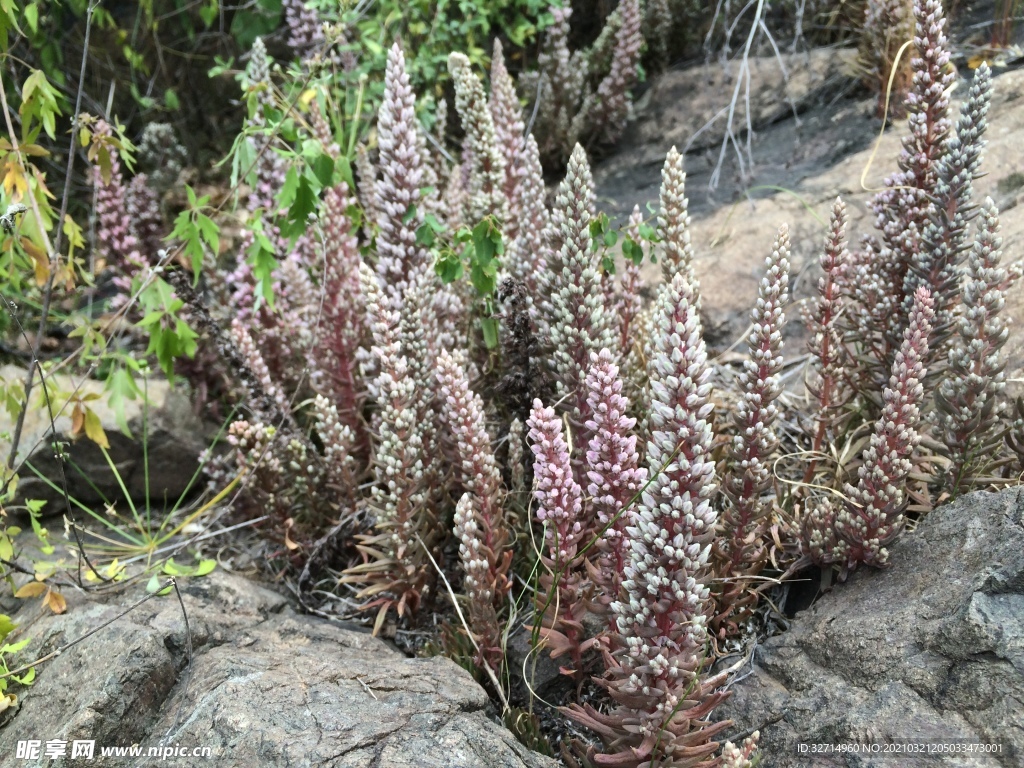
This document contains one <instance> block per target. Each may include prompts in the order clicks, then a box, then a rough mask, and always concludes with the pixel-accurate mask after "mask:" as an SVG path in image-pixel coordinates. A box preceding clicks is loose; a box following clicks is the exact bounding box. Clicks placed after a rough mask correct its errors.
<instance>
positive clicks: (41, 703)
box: [0, 571, 557, 768]
mask: <svg viewBox="0 0 1024 768" xmlns="http://www.w3.org/2000/svg"><path fill="white" fill-rule="evenodd" d="M140 592H141V586H139V587H136V588H133V589H128V590H125V591H124V592H123V594H121V595H120V596H118V597H114V596H109V597H106V598H101V599H96V600H93V599H90V598H86V597H85V596H79V597H75V596H73V595H66V596H67V597H68V604H69V609H68V613H67V614H66V615H65V616H46V617H44V618H42V619H41V620H39V621H37V622H35V623H34V624H33V625H32V626H31V628H30V629H29V630H28V634H29V635H30V636H31V637H33V638H37V640H36V641H34V642H33V643H32V645H31V646H30V652H37V653H38V654H39V655H41V654H42V653H45V652H48V651H51V650H53V649H54V648H57V647H59V646H61V645H64V644H66V643H67V642H69V641H70V640H72V639H74V638H77V637H80V636H82V635H83V634H84V633H85V632H86V631H88V630H90V629H91V628H93V627H96V626H98V625H99V624H101V623H102V622H103V621H105V620H108V619H110V618H113V617H114V616H115V615H116V614H117V613H118V611H119V606H126V605H130V604H132V603H134V602H135V601H137V600H138V599H139V594H140ZM183 592H184V600H185V606H186V608H187V610H188V615H189V625H190V627H191V631H192V645H193V654H194V656H193V659H194V660H193V665H192V669H191V673H190V674H189V675H188V676H187V677H186V675H185V672H184V669H185V662H186V658H187V656H186V634H185V631H184V626H183V623H182V615H181V610H180V607H179V606H178V602H177V600H176V599H175V598H174V597H173V596H170V597H164V598H154V599H152V600H150V601H148V602H146V603H144V604H143V605H142V606H140V607H138V608H136V609H135V610H133V611H132V612H131V613H129V614H128V615H126V616H124V617H122V618H119V619H118V620H117V621H115V622H114V623H113V624H111V625H110V626H109V627H107V628H105V629H103V630H101V631H100V632H98V633H97V634H95V635H93V636H92V637H90V638H88V639H87V640H85V641H84V642H82V643H81V644H79V645H76V646H75V647H74V648H72V649H70V650H68V651H67V652H66V653H64V654H62V655H61V656H60V657H58V658H56V659H54V660H53V661H51V662H49V663H48V664H46V665H44V666H41V667H40V668H39V669H38V672H39V677H38V680H37V682H36V683H35V685H34V686H32V688H31V689H29V690H28V691H27V692H25V695H24V699H23V701H22V704H21V706H20V707H19V708H18V709H17V710H15V711H14V713H13V716H12V717H11V718H10V720H9V722H7V723H6V725H4V727H3V728H2V729H0V766H15V765H18V766H30V765H47V766H59V765H78V764H79V762H78V761H69V762H64V761H60V760H58V761H54V762H49V761H47V760H40V761H38V762H33V761H25V760H16V759H15V758H14V756H15V753H16V745H17V742H18V741H19V740H25V739H40V740H42V741H43V742H44V743H45V741H46V740H48V739H61V740H65V741H68V742H71V741H73V740H76V739H78V740H81V739H94V740H95V741H96V745H97V746H96V755H97V759H96V760H95V761H93V762H92V763H88V764H90V765H97V766H103V765H110V766H114V765H125V764H126V763H125V758H124V757H120V758H112V757H108V758H100V757H99V747H100V746H101V745H102V746H130V745H133V744H139V745H141V746H142V747H143V748H145V749H148V748H149V747H153V746H157V745H160V744H161V743H162V744H164V745H167V746H172V747H173V746H179V747H183V748H187V749H192V748H195V747H210V748H211V749H212V758H207V759H201V758H198V757H191V756H188V757H170V758H167V759H165V760H159V759H154V760H153V761H152V762H153V763H155V764H156V763H158V764H161V765H164V764H166V765H170V766H195V765H201V764H203V765H205V764H208V765H216V766H218V768H220V767H221V766H229V767H230V766H238V767H239V768H243V767H244V768H252V767H255V766H285V765H287V766H293V767H295V768H298V767H299V766H332V768H371V767H374V766H376V767H379V768H553V766H555V765H557V764H556V763H555V762H554V761H552V760H550V759H549V758H545V757H542V756H540V755H537V754H535V753H532V752H530V751H529V750H528V749H526V748H525V747H523V746H522V745H521V744H519V743H518V742H517V741H516V739H515V737H514V736H513V735H512V734H511V733H509V732H508V731H507V730H505V729H504V728H502V727H501V726H500V725H498V724H496V723H494V722H492V720H491V719H490V718H489V717H488V715H487V712H486V710H487V707H488V704H489V702H488V698H487V695H486V693H485V692H484V691H483V689H482V688H480V686H478V685H477V684H476V683H475V682H474V681H473V680H472V678H471V677H470V676H469V674H468V673H467V672H466V671H464V670H463V669H462V668H461V667H459V666H457V665H456V664H454V663H453V662H451V661H449V660H448V659H445V658H441V657H435V658H423V659H410V658H407V657H405V656H404V655H402V654H401V653H399V652H398V651H396V650H394V649H393V648H392V647H391V646H388V645H387V644H385V643H384V642H383V641H382V640H379V639H377V638H373V637H371V636H370V635H369V634H368V633H367V632H365V631H363V630H361V629H359V628H343V627H340V626H338V625H335V624H331V623H328V622H326V621H322V620H319V619H314V618H310V617H307V616H300V615H296V614H294V613H292V612H291V610H290V609H288V608H287V607H286V602H285V600H284V598H283V597H281V596H280V595H278V594H276V593H274V592H270V591H268V590H266V589H263V588H261V587H259V586H257V585H255V584H252V583H250V582H248V581H246V580H245V579H242V578H240V577H238V576H234V575H230V574H226V573H224V572H220V571H215V572H214V573H213V574H211V575H210V576H207V577H204V578H202V579H195V580H190V581H188V582H187V583H186V584H184V585H183ZM24 610H25V611H26V612H30V611H33V610H36V608H35V605H33V606H32V608H31V609H29V608H26V609H24ZM28 618H29V617H27V616H25V617H16V620H21V621H27V620H28ZM186 680H187V682H186ZM161 739H163V741H161ZM143 754H145V752H144V753H143Z"/></svg>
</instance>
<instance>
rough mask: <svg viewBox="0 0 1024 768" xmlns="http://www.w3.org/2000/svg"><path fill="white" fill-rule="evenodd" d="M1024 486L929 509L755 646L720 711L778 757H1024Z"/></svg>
mask: <svg viewBox="0 0 1024 768" xmlns="http://www.w3.org/2000/svg"><path fill="white" fill-rule="evenodd" d="M1022 521H1024V492H1022V491H1021V490H1020V489H1019V488H1013V489H1009V490H1006V491H1003V492H1001V493H974V494H971V495H969V496H965V497H962V498H961V499H959V500H958V501H956V502H955V503H953V504H949V505H946V506H943V507H940V508H938V509H936V510H935V511H934V512H932V513H931V514H930V515H928V517H926V518H925V519H924V520H923V521H922V522H921V523H920V524H919V525H918V526H917V529H916V530H915V531H914V532H913V533H907V534H904V536H903V538H902V539H901V540H900V541H899V542H898V543H897V544H896V545H895V546H894V547H893V548H892V554H891V558H890V562H891V566H890V567H889V568H887V569H885V570H872V569H860V570H858V571H856V572H855V573H854V574H853V576H851V577H850V579H849V581H847V583H845V584H839V585H837V586H836V587H835V588H834V589H833V590H832V591H831V592H830V593H828V594H826V595H824V596H822V597H821V598H820V599H819V600H818V601H817V602H816V603H815V604H814V605H813V606H811V607H810V608H809V609H807V610H806V611H803V612H801V613H798V614H797V615H796V617H795V619H794V621H793V624H792V627H791V628H790V630H789V631H787V632H785V633H784V634H781V635H778V636H776V637H772V638H769V639H768V640H767V641H766V642H765V643H764V645H762V646H760V647H759V648H758V649H757V651H756V653H755V655H754V669H753V673H752V674H751V675H749V676H748V677H746V678H745V679H743V680H741V681H739V682H738V683H737V684H736V685H735V686H733V688H732V691H733V695H732V697H731V698H730V699H729V700H727V701H726V702H725V704H724V705H723V706H722V707H721V708H720V710H719V711H718V713H720V714H721V715H722V716H723V717H731V718H732V719H733V720H735V722H736V726H735V728H734V729H733V730H732V731H731V734H732V735H728V736H726V738H731V739H733V740H734V741H735V740H737V739H736V736H738V735H742V734H743V733H745V732H748V731H750V730H753V729H755V728H759V729H760V731H761V746H762V748H763V750H764V752H765V754H766V755H769V756H770V757H771V765H772V766H774V767H775V768H795V767H796V766H808V765H813V766H821V767H822V768H829V767H830V766H858V767H863V768H888V767H889V766H891V767H892V768H897V767H901V768H902V767H903V766H917V765H920V766H928V767H929V768H935V767H936V766H957V767H958V768H974V767H977V768H999V767H1001V766H1006V767H1007V768H1009V767H1010V766H1020V765H1024V527H1022ZM889 740H905V741H909V742H912V743H914V742H924V743H930V744H949V745H953V744H956V743H961V744H966V743H980V744H998V745H999V751H998V752H996V753H993V754H964V753H961V754H956V755H948V754H947V755H934V754H933V755H928V756H926V757H922V758H915V757H912V756H910V755H907V754H900V755H888V756H887V755H884V754H868V755H865V754H863V753H861V754H842V755H840V754H834V753H832V754H816V755H811V754H809V753H806V752H804V753H802V752H800V751H799V750H800V747H799V746H798V745H800V744H805V745H811V744H814V743H818V744H828V745H840V744H849V743H860V744H864V743H868V744H882V743H884V742H886V741H889Z"/></svg>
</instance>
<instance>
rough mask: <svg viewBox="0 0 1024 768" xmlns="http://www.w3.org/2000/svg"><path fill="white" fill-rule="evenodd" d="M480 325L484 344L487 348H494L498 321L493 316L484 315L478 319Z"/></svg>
mask: <svg viewBox="0 0 1024 768" xmlns="http://www.w3.org/2000/svg"><path fill="white" fill-rule="evenodd" d="M480 327H481V329H482V330H483V332H484V346H485V347H487V348H488V349H496V348H497V346H498V321H497V320H496V319H495V318H493V317H485V318H483V319H481V320H480Z"/></svg>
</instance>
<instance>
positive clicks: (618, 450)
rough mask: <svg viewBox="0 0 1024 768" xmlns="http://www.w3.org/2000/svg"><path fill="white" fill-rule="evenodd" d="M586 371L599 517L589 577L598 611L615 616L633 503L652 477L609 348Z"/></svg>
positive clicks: (593, 499) (591, 492)
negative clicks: (613, 610) (642, 459)
mask: <svg viewBox="0 0 1024 768" xmlns="http://www.w3.org/2000/svg"><path fill="white" fill-rule="evenodd" d="M590 361H591V364H590V371H589V372H588V373H587V379H586V382H585V384H586V387H587V405H588V410H589V413H590V420H589V421H588V422H587V430H588V431H589V432H590V434H591V435H592V437H591V438H590V443H589V444H588V445H587V462H586V464H587V479H588V480H589V481H590V482H589V484H588V485H587V495H588V496H589V498H590V505H591V507H592V508H593V510H594V515H595V516H596V518H597V523H596V525H597V528H598V533H599V535H600V538H599V539H598V541H597V549H598V552H599V554H598V557H597V563H596V567H592V568H591V569H590V577H591V580H592V581H593V582H594V584H595V585H596V587H597V589H598V594H597V596H596V599H595V604H596V607H597V608H599V609H600V610H603V611H606V612H609V613H610V610H609V609H610V606H611V603H612V602H613V601H614V600H617V599H618V597H619V584H620V581H621V574H622V573H623V570H624V566H625V558H626V528H627V527H628V526H630V525H632V524H633V518H634V510H633V507H632V506H631V505H632V503H633V500H634V499H635V498H636V497H637V495H638V494H639V493H640V490H641V489H642V488H643V486H644V482H645V480H646V479H647V470H646V469H644V468H642V467H640V466H638V465H639V462H640V455H639V453H638V452H637V447H636V435H634V434H633V427H634V426H636V419H634V418H631V417H629V416H627V415H626V411H627V410H628V408H629V402H628V401H627V400H626V398H625V397H623V396H622V380H621V379H620V378H619V368H618V366H616V365H615V363H614V362H612V355H611V353H610V352H609V351H608V350H607V349H602V350H601V352H600V354H595V353H592V354H591V356H590Z"/></svg>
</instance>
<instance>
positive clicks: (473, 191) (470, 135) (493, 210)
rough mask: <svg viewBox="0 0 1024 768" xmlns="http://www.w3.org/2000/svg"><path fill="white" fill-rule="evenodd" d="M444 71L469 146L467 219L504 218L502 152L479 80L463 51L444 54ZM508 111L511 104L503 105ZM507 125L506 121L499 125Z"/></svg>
mask: <svg viewBox="0 0 1024 768" xmlns="http://www.w3.org/2000/svg"><path fill="white" fill-rule="evenodd" d="M448 71H449V72H451V74H452V80H454V81H455V110H456V111H457V112H458V113H459V118H460V119H461V120H462V125H463V127H464V128H465V130H466V148H467V149H468V150H469V157H470V160H471V170H470V176H469V212H468V213H469V219H470V221H474V222H475V221H479V220H480V219H482V218H484V217H485V216H489V215H493V216H496V217H497V218H498V220H499V221H502V222H504V221H506V220H508V203H509V200H508V197H507V196H506V194H505V189H506V186H505V185H506V183H507V182H506V165H507V163H506V161H505V155H504V154H503V153H502V151H501V149H500V148H499V146H498V136H497V134H496V132H495V128H494V119H493V118H492V116H491V110H490V108H489V107H488V104H487V96H486V95H485V94H484V86H483V83H481V82H480V78H479V77H477V76H476V73H475V72H473V70H472V68H471V67H470V64H469V59H468V58H466V56H465V55H464V54H461V53H453V54H452V55H451V56H449V57H448ZM505 106H506V111H510V108H511V105H505ZM503 128H504V129H508V126H507V125H503Z"/></svg>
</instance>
